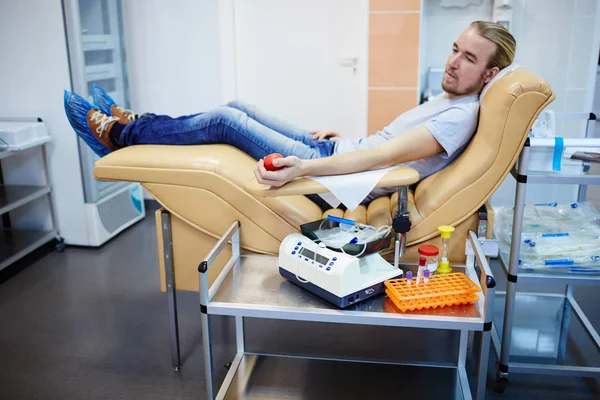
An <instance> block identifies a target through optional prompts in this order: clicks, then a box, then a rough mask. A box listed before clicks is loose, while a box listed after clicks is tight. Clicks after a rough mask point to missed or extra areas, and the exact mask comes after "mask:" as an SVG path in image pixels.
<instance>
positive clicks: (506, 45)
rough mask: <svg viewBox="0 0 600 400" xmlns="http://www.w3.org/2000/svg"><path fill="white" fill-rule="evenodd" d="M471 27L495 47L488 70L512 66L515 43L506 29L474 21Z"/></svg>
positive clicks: (489, 23) (490, 23) (491, 23)
mask: <svg viewBox="0 0 600 400" xmlns="http://www.w3.org/2000/svg"><path fill="white" fill-rule="evenodd" d="M471 26H472V27H473V28H475V29H476V30H477V33H479V34H480V35H481V36H483V37H484V38H486V39H488V40H490V41H491V42H493V43H494V44H495V45H496V52H495V53H494V55H492V57H491V59H490V61H489V62H488V68H493V67H498V69H503V68H506V67H508V66H509V65H510V64H512V62H513V60H514V59H515V51H516V48H517V41H516V40H515V38H514V37H513V35H511V34H510V32H509V31H508V29H506V28H505V27H504V26H502V25H500V24H497V23H495V22H488V21H474V22H472V23H471Z"/></svg>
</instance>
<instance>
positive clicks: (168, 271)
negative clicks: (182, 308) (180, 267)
mask: <svg viewBox="0 0 600 400" xmlns="http://www.w3.org/2000/svg"><path fill="white" fill-rule="evenodd" d="M161 225H162V234H163V252H164V261H165V276H166V281H167V303H168V307H169V332H170V335H171V364H172V365H173V369H174V370H175V371H178V370H179V369H180V368H181V356H180V348H179V323H178V321H177V296H176V287H175V271H174V269H173V266H174V264H173V237H172V235H171V214H170V213H169V212H168V211H162V212H161Z"/></svg>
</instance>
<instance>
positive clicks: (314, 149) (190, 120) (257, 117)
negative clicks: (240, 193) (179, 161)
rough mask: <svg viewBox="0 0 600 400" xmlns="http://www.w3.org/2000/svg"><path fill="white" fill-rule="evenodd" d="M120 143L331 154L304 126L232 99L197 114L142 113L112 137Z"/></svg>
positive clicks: (315, 155)
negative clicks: (212, 145) (218, 146)
mask: <svg viewBox="0 0 600 400" xmlns="http://www.w3.org/2000/svg"><path fill="white" fill-rule="evenodd" d="M116 139H117V140H116V141H117V143H116V144H117V145H119V146H121V147H125V146H131V145H136V144H170V145H198V144H217V143H220V144H229V145H232V146H235V147H237V148H238V149H240V150H242V151H244V152H245V153H247V154H249V155H250V156H252V157H253V158H254V159H256V160H258V159H261V158H263V157H264V156H266V155H268V154H271V153H280V154H282V155H283V156H291V155H293V156H297V157H298V158H302V159H309V158H320V157H327V156H330V155H332V154H333V147H334V144H335V142H332V141H330V140H312V139H311V135H310V133H309V132H308V131H307V130H304V129H300V128H297V127H295V126H292V125H291V124H288V123H286V122H284V121H282V120H281V119H279V118H276V117H273V116H270V115H267V114H265V113H264V112H262V111H260V110H258V109H257V108H256V107H255V106H252V105H249V104H246V103H243V102H241V101H233V102H230V103H228V104H227V105H226V106H219V107H217V108H215V109H213V110H211V111H207V112H204V113H200V114H194V115H188V116H183V117H178V118H172V117H169V116H166V115H155V114H144V115H142V116H141V117H140V118H139V119H137V120H135V121H133V122H131V123H129V124H128V125H127V126H126V127H125V128H124V129H123V131H122V132H121V134H120V136H119V137H118V138H116Z"/></svg>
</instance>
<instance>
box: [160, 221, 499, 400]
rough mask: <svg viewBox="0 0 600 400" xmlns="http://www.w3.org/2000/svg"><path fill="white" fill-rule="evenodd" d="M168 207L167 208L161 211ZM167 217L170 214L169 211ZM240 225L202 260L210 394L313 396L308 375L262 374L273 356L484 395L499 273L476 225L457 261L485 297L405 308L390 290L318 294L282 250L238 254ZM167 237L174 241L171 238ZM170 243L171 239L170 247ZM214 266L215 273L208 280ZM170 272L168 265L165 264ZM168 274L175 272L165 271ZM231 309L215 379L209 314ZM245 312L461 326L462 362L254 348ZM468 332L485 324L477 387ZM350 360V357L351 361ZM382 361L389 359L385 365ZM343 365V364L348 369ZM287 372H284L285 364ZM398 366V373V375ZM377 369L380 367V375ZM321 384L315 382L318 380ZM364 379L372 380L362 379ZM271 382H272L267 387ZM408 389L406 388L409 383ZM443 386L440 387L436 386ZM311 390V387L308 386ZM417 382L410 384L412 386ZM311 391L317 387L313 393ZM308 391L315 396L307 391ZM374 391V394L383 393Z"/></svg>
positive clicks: (464, 395)
mask: <svg viewBox="0 0 600 400" xmlns="http://www.w3.org/2000/svg"><path fill="white" fill-rule="evenodd" d="M166 216H168V213H165V214H164V215H163V218H164V217H166ZM163 222H168V221H166V220H165V219H163ZM239 229H240V226H239V223H238V222H237V221H236V222H234V223H233V224H232V225H231V227H230V228H229V229H228V230H227V232H226V233H225V234H224V235H223V236H222V237H221V239H220V240H219V241H218V242H217V244H216V245H215V246H214V247H213V249H212V250H211V252H210V253H209V254H208V256H207V257H206V258H205V260H204V261H203V262H202V263H201V264H200V267H199V281H200V311H201V323H202V339H203V347H204V366H205V375H206V398H207V399H211V400H212V399H244V398H257V396H258V397H261V396H267V392H265V391H268V396H269V397H271V398H290V399H293V398H298V399H300V398H310V396H311V395H312V396H314V392H310V390H315V389H314V388H313V387H311V385H309V384H308V383H307V382H306V381H302V379H299V378H297V377H296V379H292V378H290V379H283V380H284V382H285V383H284V384H281V385H280V386H277V385H276V383H273V382H272V381H269V382H268V384H265V382H264V381H263V380H262V379H264V378H265V377H264V374H262V371H264V366H265V365H268V364H269V363H271V365H276V366H277V367H278V368H279V369H285V374H286V376H287V375H289V376H290V377H294V376H296V375H298V374H300V373H301V371H307V370H321V371H330V372H331V371H337V372H331V373H332V374H335V373H338V372H339V373H344V374H346V373H348V374H349V373H350V372H349V371H350V370H353V371H355V372H357V371H358V372H359V373H358V375H357V376H351V375H348V378H347V379H348V380H352V379H358V380H359V381H360V379H363V378H364V377H365V376H369V371H371V370H373V369H377V368H383V367H385V368H393V371H395V372H391V374H392V375H393V376H394V377H396V378H397V377H399V376H401V375H402V374H404V373H406V372H407V371H410V373H411V374H413V376H414V377H415V378H414V379H416V380H417V381H419V382H415V385H418V387H417V392H418V393H421V394H423V395H427V393H429V394H431V393H432V391H434V393H439V390H441V389H443V390H444V393H445V394H447V396H445V398H457V399H472V398H473V397H474V398H476V399H484V398H485V390H486V384H485V382H486V375H487V365H488V357H489V346H490V340H491V338H490V330H491V326H492V319H491V318H492V310H493V304H494V293H495V286H496V283H495V280H494V277H493V275H492V272H491V270H490V267H489V265H488V262H487V259H486V258H485V255H484V252H483V250H482V246H481V244H480V242H479V239H478V238H477V236H476V235H475V233H474V232H469V234H470V236H469V239H468V240H467V245H466V248H467V250H466V254H467V256H468V257H467V260H468V262H467V263H466V265H463V266H458V265H453V266H452V267H453V270H454V271H457V272H459V271H462V272H464V273H465V274H466V275H467V276H469V277H470V278H471V279H472V280H473V281H474V282H476V283H477V284H478V286H479V288H480V292H479V293H478V294H479V300H478V301H477V302H476V303H475V304H471V305H467V306H459V307H445V308H443V309H437V310H434V311H431V310H423V312H411V313H401V312H399V311H397V310H396V309H395V308H394V306H393V305H392V304H391V301H390V300H389V299H387V298H386V296H385V295H380V296H376V297H375V298H372V299H369V300H366V301H363V302H361V303H358V304H356V305H353V306H351V307H349V308H347V309H344V310H341V309H337V308H335V307H333V306H330V305H329V304H327V303H325V302H324V301H322V300H321V299H318V298H317V297H315V296H313V295H312V294H310V293H308V292H306V291H304V290H302V289H301V288H299V287H296V286H295V285H293V284H292V283H291V282H288V281H286V280H284V279H283V278H282V277H281V276H280V275H279V272H278V264H277V257H273V256H260V255H247V256H246V255H240V240H239V235H240V231H239ZM229 241H231V243H232V257H231V258H230V260H229V261H228V262H227V263H226V265H225V266H224V267H223V269H222V270H221V271H213V270H212V269H211V265H212V264H213V261H214V260H215V258H216V257H217V255H218V254H219V253H220V252H221V250H222V249H223V248H225V247H226V246H227V244H228V242H229ZM166 242H167V243H168V241H166ZM168 247H169V246H168V245H167V246H166V250H167V252H168V250H169V248H168ZM401 267H402V268H403V269H404V270H405V271H406V270H407V269H414V268H415V267H416V266H414V265H401ZM169 270H170V269H169V268H168V266H167V271H169ZM209 272H210V273H211V274H210V275H211V276H212V277H213V278H214V280H213V281H212V284H209ZM167 273H169V272H167ZM167 282H169V277H168V276H167ZM213 316H227V317H230V318H233V319H235V344H234V345H233V346H234V347H235V349H234V353H235V356H234V358H233V360H232V361H231V363H230V365H229V370H228V371H227V374H226V375H225V376H224V378H223V379H222V381H220V382H217V379H216V375H218V372H219V371H217V369H216V366H215V365H214V356H215V352H216V351H217V349H215V347H214V343H213V342H214V340H215V337H214V336H213V331H212V329H211V328H213V327H212V326H211V325H212V323H211V318H212V317H213ZM244 318H266V319H278V320H290V321H313V322H323V323H337V324H360V325H370V326H389V327H397V328H425V329H438V330H439V329H447V330H455V331H459V332H460V340H459V349H458V357H457V360H456V365H449V366H448V365H439V364H435V365H428V364H425V363H423V364H418V365H414V364H412V365H410V366H408V367H407V366H406V365H404V366H403V365H402V364H401V363H397V364H396V363H385V364H378V363H377V362H373V361H366V362H365V360H347V359H344V360H340V359H332V358H315V357H311V358H305V357H303V355H302V354H299V355H297V356H290V355H263V354H252V353H249V352H247V351H246V349H245V333H244ZM470 332H482V335H481V337H482V338H481V341H480V345H479V348H478V350H479V354H478V355H477V356H476V357H477V360H476V361H477V362H476V363H477V367H478V368H477V385H476V390H475V394H474V395H472V393H471V388H470V386H469V379H468V377H467V372H466V365H465V364H466V359H467V353H468V352H469V349H468V341H469V333H470ZM349 361H352V362H349ZM355 362H356V363H360V364H358V365H360V368H358V369H352V367H351V365H357V364H355ZM382 365H383V367H382ZM342 371H343V372H342ZM282 373H283V372H282ZM398 374H400V375H398ZM377 376H379V375H377ZM370 383H371V384H374V385H375V387H376V388H380V386H379V385H380V384H381V385H387V386H389V385H393V390H395V391H396V393H402V392H403V390H402V385H398V384H397V382H396V381H395V380H394V381H392V380H386V379H381V382H379V380H378V381H377V383H373V382H370ZM315 384H317V383H315ZM361 384H367V383H366V382H362V383H361ZM265 385H267V386H268V388H267V387H265ZM406 390H408V388H407V389H406ZM436 390H437V391H438V392H435V391H436ZM307 391H308V393H307ZM414 391H415V387H412V388H411V392H413V393H414ZM311 393H312V394H311ZM305 396H309V397H305ZM377 397H378V396H377V393H373V398H377Z"/></svg>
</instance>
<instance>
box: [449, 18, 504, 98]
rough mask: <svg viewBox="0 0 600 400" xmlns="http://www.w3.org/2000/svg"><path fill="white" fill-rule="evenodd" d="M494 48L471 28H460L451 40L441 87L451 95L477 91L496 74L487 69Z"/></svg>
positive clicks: (491, 43) (493, 69) (491, 69)
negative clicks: (457, 35)
mask: <svg viewBox="0 0 600 400" xmlns="http://www.w3.org/2000/svg"><path fill="white" fill-rule="evenodd" d="M495 51H496V44H494V43H493V42H492V41H490V40H488V39H486V38H484V37H483V36H480V35H479V34H478V33H477V31H476V30H475V29H474V28H469V29H467V30H466V31H464V32H463V33H462V34H461V35H460V36H459V37H458V39H457V40H456V42H454V44H453V46H452V53H451V54H450V56H449V57H448V61H447V62H446V72H445V73H444V79H443V80H442V89H444V91H446V92H447V93H449V94H450V95H452V96H464V95H471V94H475V93H479V92H480V91H481V89H482V88H483V86H484V85H485V84H486V83H488V82H489V81H490V80H491V79H492V78H493V77H494V76H495V75H496V74H497V73H498V68H496V67H493V68H487V64H488V62H489V60H490V59H491V57H492V55H493V54H494V52H495Z"/></svg>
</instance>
